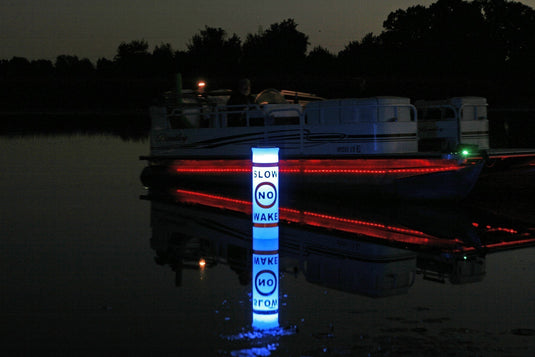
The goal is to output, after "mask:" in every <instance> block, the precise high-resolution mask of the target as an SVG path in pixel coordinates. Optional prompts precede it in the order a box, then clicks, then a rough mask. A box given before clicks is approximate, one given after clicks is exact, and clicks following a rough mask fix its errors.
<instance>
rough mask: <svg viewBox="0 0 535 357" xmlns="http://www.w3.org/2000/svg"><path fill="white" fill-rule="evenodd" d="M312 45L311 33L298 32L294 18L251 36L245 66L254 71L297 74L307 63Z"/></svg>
mask: <svg viewBox="0 0 535 357" xmlns="http://www.w3.org/2000/svg"><path fill="white" fill-rule="evenodd" d="M308 44H309V43H308V36H307V35H305V34H304V33H302V32H300V31H297V24H296V23H295V21H294V20H293V19H287V20H284V21H282V22H280V23H275V24H272V25H271V26H270V27H269V29H267V30H266V31H264V32H260V33H258V34H255V35H253V34H248V35H247V39H246V40H245V43H244V44H243V56H244V57H243V59H244V63H245V67H246V68H247V69H248V71H250V72H252V73H277V74H287V73H293V72H294V71H295V70H296V69H297V68H299V67H300V66H302V65H303V63H304V61H305V58H306V51H307V47H308Z"/></svg>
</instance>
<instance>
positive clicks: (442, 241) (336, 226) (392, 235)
mask: <svg viewBox="0 0 535 357" xmlns="http://www.w3.org/2000/svg"><path fill="white" fill-rule="evenodd" d="M175 195H176V198H177V199H178V200H179V201H180V202H183V203H191V204H200V205H204V206H209V207H216V208H222V209H226V210H232V211H235V212H241V213H244V214H248V215H250V214H251V209H252V206H251V202H250V201H247V200H241V199H235V198H230V197H225V196H220V195H213V194H208V193H202V192H196V191H188V190H180V189H178V190H176V191H175ZM279 216H280V219H281V221H285V222H287V223H298V224H303V225H308V226H314V227H320V228H324V229H329V230H336V231H339V232H346V233H353V234H357V235H362V236H366V237H372V238H377V239H381V240H386V241H390V242H397V243H402V244H408V245H417V246H431V247H436V248H441V249H447V250H449V251H451V252H456V253H462V252H466V253H468V252H471V251H475V250H476V249H478V248H476V247H471V246H465V245H463V242H462V241H461V240H460V239H456V238H453V239H452V238H439V237H435V236H433V235H430V234H427V233H424V232H421V231H418V230H414V229H410V228H407V227H402V226H394V225H388V224H383V223H379V222H373V221H365V220H358V219H352V218H347V217H339V216H333V215H328V214H323V213H319V212H312V211H306V210H298V209H293V208H286V207H281V208H279ZM472 226H474V227H475V228H478V229H484V230H485V231H486V232H502V233H506V234H510V235H511V238H512V239H510V240H505V241H500V242H493V243H489V244H485V245H484V246H485V247H486V248H489V249H507V248H511V247H515V246H521V245H528V244H535V238H531V234H529V233H523V234H520V233H519V232H518V231H517V230H515V229H512V228H506V227H493V226H490V225H485V226H482V225H480V224H479V223H477V222H473V223H472ZM519 234H520V235H521V237H522V238H521V239H518V238H520V237H518V235H519Z"/></svg>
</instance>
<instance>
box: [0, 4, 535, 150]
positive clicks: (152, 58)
mask: <svg viewBox="0 0 535 357" xmlns="http://www.w3.org/2000/svg"><path fill="white" fill-rule="evenodd" d="M533 33H535V10H534V9H532V8H531V7H529V6H527V5H524V4H521V3H519V2H516V1H505V0H498V1H496V0H474V1H463V0H438V1H436V2H435V3H433V4H431V5H429V6H428V7H425V6H422V5H416V6H411V7H409V8H407V9H405V10H403V9H399V10H396V11H394V12H392V13H390V14H389V15H388V16H387V18H386V19H385V21H384V22H383V31H382V32H381V33H380V34H378V35H375V34H373V33H369V34H367V35H366V36H364V37H363V38H362V39H361V40H355V41H351V42H349V43H348V44H347V45H346V46H345V48H344V49H343V50H342V51H340V52H339V53H337V54H334V53H331V52H329V51H328V50H326V49H325V48H323V47H321V46H316V47H313V48H311V46H310V43H309V40H308V36H307V35H306V34H304V33H302V32H301V31H299V29H298V24H297V23H296V22H295V21H294V20H293V19H286V20H283V21H281V22H279V23H274V24H272V25H271V26H269V28H267V29H266V30H263V31H258V32H257V33H254V34H252V33H250V34H248V35H247V36H246V38H244V39H241V38H239V37H238V36H237V35H236V34H232V35H229V34H227V32H226V31H225V30H224V29H222V28H213V27H209V26H205V28H204V29H202V30H200V31H199V33H197V34H194V35H193V36H192V38H191V40H190V41H188V43H187V44H186V47H187V50H186V51H176V50H174V49H173V48H172V46H171V45H170V44H169V43H161V44H159V45H156V46H155V47H154V48H153V49H152V51H151V50H150V49H149V44H148V42H147V41H145V40H134V41H131V42H128V43H126V42H122V43H121V44H119V46H118V48H117V53H116V55H115V57H114V58H113V59H106V58H100V59H98V60H97V61H96V63H92V62H91V61H90V60H88V59H87V58H78V57H77V56H75V55H59V56H58V57H57V58H56V60H55V61H50V60H44V59H37V60H30V59H26V58H23V57H13V58H11V59H0V135H3V136H5V135H24V134H31V133H35V132H37V131H44V132H65V131H67V130H73V131H76V130H78V131H81V132H86V131H89V132H91V131H95V130H101V131H103V132H109V131H112V132H115V131H116V130H120V129H121V127H124V128H126V131H127V132H131V133H136V135H147V133H148V129H149V126H150V123H149V121H150V120H149V117H148V108H149V107H150V105H151V104H154V103H156V102H157V101H158V100H159V98H161V95H162V93H164V92H166V91H169V90H173V89H175V88H176V85H177V84H176V77H177V73H181V76H182V83H183V87H184V88H195V84H196V83H197V81H198V80H199V79H203V80H205V81H206V83H207V88H206V90H211V89H222V88H229V89H233V88H234V86H235V85H236V83H237V81H238V79H240V78H243V77H247V78H249V79H250V80H251V82H252V91H253V93H254V92H260V91H261V90H263V89H265V88H276V89H281V90H282V89H285V90H295V91H300V92H309V93H314V94H316V95H318V96H321V97H324V98H343V97H372V96H389V95H392V96H401V97H408V98H410V99H411V100H412V101H415V100H418V99H442V98H448V97H456V96H481V97H485V98H487V100H488V103H489V121H490V125H491V140H492V136H493V135H492V131H494V132H495V133H496V135H501V134H504V131H507V130H504V126H505V127H507V128H508V130H509V133H505V134H507V135H509V136H510V137H507V135H506V136H505V137H501V138H497V139H495V140H498V142H500V141H503V142H504V143H505V144H512V143H514V141H519V142H518V144H517V145H518V146H524V147H525V146H526V145H527V146H532V147H533V146H535V144H534V143H533V139H531V138H528V137H527V136H528V133H529V132H534V124H532V122H533V120H532V119H531V118H532V116H533V114H535V86H533V83H534V82H535V66H533V63H535V37H533V35H532V34H533ZM505 134H504V135H505ZM522 135H524V137H522ZM517 136H518V137H519V138H517ZM500 143H501V142H500ZM517 145H514V146H517Z"/></svg>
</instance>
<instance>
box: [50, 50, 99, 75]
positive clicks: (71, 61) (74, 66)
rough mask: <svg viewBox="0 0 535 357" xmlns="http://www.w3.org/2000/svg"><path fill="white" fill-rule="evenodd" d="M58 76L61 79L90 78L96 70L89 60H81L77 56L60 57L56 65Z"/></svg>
mask: <svg viewBox="0 0 535 357" xmlns="http://www.w3.org/2000/svg"><path fill="white" fill-rule="evenodd" d="M54 67H55V69H56V74H57V75H58V76H61V77H66V76H70V77H88V76H91V75H93V74H94V71H95V68H94V67H93V64H92V63H91V61H89V60H88V59H87V58H84V59H81V60H80V59H79V58H78V57H77V56H70V55H60V56H58V57H57V58H56V63H55V65H54Z"/></svg>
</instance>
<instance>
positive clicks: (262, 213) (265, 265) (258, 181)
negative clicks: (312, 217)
mask: <svg viewBox="0 0 535 357" xmlns="http://www.w3.org/2000/svg"><path fill="white" fill-rule="evenodd" d="M252 153H253V165H252V202H253V204H252V220H253V274H252V278H253V281H252V285H253V294H252V307H253V327H254V328H258V329H269V328H275V327H278V326H279V166H278V165H279V149H278V148H252Z"/></svg>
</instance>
